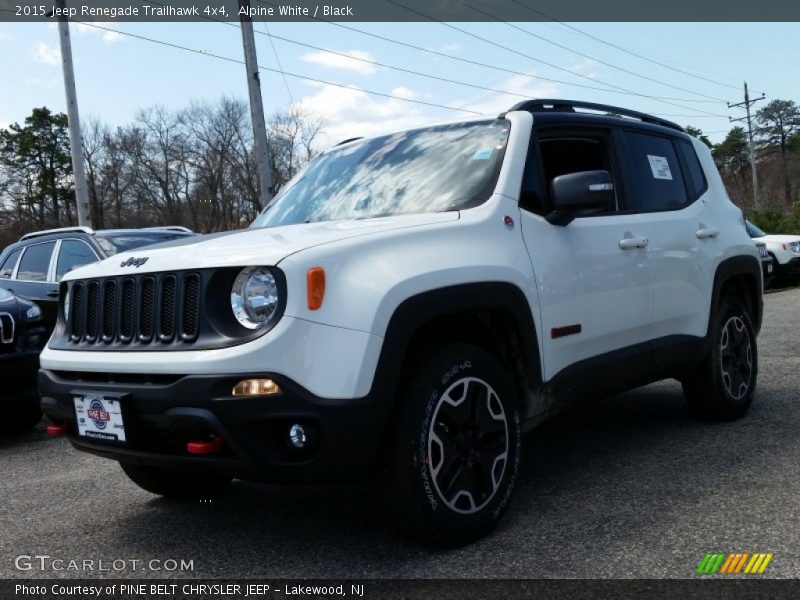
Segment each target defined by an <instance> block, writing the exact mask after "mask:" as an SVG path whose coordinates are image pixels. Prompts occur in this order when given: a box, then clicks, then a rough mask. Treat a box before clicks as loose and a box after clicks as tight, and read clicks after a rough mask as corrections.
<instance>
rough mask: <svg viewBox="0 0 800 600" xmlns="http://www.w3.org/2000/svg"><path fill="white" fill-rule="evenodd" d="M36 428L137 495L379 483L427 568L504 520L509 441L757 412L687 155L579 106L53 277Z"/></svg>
mask: <svg viewBox="0 0 800 600" xmlns="http://www.w3.org/2000/svg"><path fill="white" fill-rule="evenodd" d="M61 285H62V298H63V300H62V304H61V308H60V311H59V313H60V314H59V321H58V325H57V328H56V331H55V332H54V334H53V337H52V339H51V340H50V342H49V344H48V346H47V349H46V350H45V351H44V352H43V353H42V355H41V365H42V370H41V372H40V381H39V383H40V390H41V394H42V396H43V399H42V407H43V409H44V411H45V412H46V413H47V415H48V416H49V417H50V418H51V419H52V420H53V422H54V423H55V424H54V425H52V426H51V428H50V431H51V433H52V434H53V435H58V434H61V433H66V434H67V435H68V436H69V439H70V441H71V442H72V444H73V445H74V446H75V447H76V448H78V449H79V450H84V451H87V452H92V453H94V454H97V455H100V456H104V457H107V458H111V459H113V460H117V461H119V462H120V464H121V465H122V469H123V470H124V471H125V473H126V474H127V475H128V476H129V477H130V478H131V479H132V480H133V481H135V482H136V483H137V484H138V485H140V486H141V487H143V488H144V489H146V490H148V491H151V492H154V493H156V494H162V495H165V496H171V497H183V498H187V497H188V498H195V497H205V496H208V495H211V494H216V493H218V492H220V491H221V490H222V489H223V488H224V487H225V486H226V485H227V484H228V483H229V482H230V480H231V479H232V478H240V479H245V480H261V481H271V482H321V481H331V480H346V479H353V478H359V477H366V476H375V477H374V478H375V480H377V481H378V482H380V484H381V485H382V486H383V489H384V490H385V492H386V494H385V502H386V503H387V510H386V513H387V514H388V515H391V517H392V518H393V519H395V520H396V521H397V522H398V523H400V524H401V525H402V527H403V529H404V530H405V531H411V532H412V533H413V534H415V535H416V536H418V537H420V538H422V539H424V540H427V541H431V542H435V543H440V544H448V545H456V544H463V543H466V542H468V541H470V540H473V539H475V538H477V537H478V536H481V535H483V534H485V533H486V532H487V531H488V530H489V529H490V528H491V527H492V526H493V525H494V524H495V523H496V522H497V520H498V519H499V518H500V516H501V514H502V513H503V511H504V509H505V508H506V506H507V505H508V502H509V498H510V497H511V493H512V489H513V488H514V483H515V481H516V479H517V477H518V472H519V465H520V461H521V459H522V458H523V454H522V450H521V448H522V441H523V440H522V436H523V432H524V431H526V430H529V429H531V428H533V427H534V426H535V425H536V424H537V423H539V422H541V421H542V420H543V419H545V418H546V417H548V416H549V415H551V414H553V413H554V412H556V411H557V410H559V409H561V408H562V407H564V406H566V405H568V404H569V403H570V402H573V401H576V400H583V399H587V398H591V397H598V396H607V395H609V394H614V393H617V392H621V391H624V390H628V389H631V388H634V387H637V386H641V385H643V384H647V383H649V382H653V381H656V380H660V379H664V378H670V377H674V378H677V379H679V380H680V381H681V382H682V383H683V390H684V392H685V395H686V398H687V400H688V402H689V404H690V406H691V408H692V409H693V410H694V411H695V412H696V413H698V414H700V415H702V416H704V417H707V418H716V419H735V418H738V417H741V416H742V415H744V414H745V412H746V411H747V409H748V407H749V406H750V403H751V401H752V399H753V394H754V390H755V385H756V374H757V369H758V363H757V354H756V334H757V332H758V330H759V327H760V323H761V313H762V297H761V291H762V280H761V266H760V262H759V256H758V252H757V250H756V248H755V247H754V245H753V243H752V242H751V241H750V238H749V237H748V235H747V232H746V231H745V228H744V221H743V218H742V213H741V211H740V210H739V209H738V208H736V207H735V206H734V205H733V204H732V203H731V202H730V201H729V199H728V197H727V195H726V193H725V190H724V187H723V184H722V181H721V180H720V177H719V175H718V173H717V171H716V169H715V167H714V162H713V161H712V158H711V154H710V153H709V151H708V149H707V148H706V147H705V146H704V145H703V144H702V143H699V142H697V141H696V140H694V139H692V138H691V137H689V136H688V135H687V134H686V133H684V132H683V130H682V129H681V128H680V127H679V126H677V125H675V124H673V123H670V122H667V121H663V120H661V119H658V118H655V117H652V116H649V115H645V114H641V113H637V112H633V111H629V110H625V109H621V108H616V107H608V106H601V105H596V104H589V103H585V102H571V101H564V100H538V101H529V102H523V103H521V104H519V105H517V106H515V107H514V108H512V109H511V110H509V111H508V112H507V113H505V114H502V115H500V116H499V117H497V118H492V119H483V120H477V121H472V122H458V123H451V124H447V125H440V126H434V127H426V128H421V129H414V130H410V131H403V132H399V133H394V134H391V135H384V136H380V137H376V138H372V139H358V140H351V141H348V142H347V143H344V144H341V145H339V146H337V147H334V148H332V149H330V150H329V151H327V152H325V153H324V154H322V155H321V156H319V157H317V158H316V159H315V160H313V161H312V162H311V163H310V164H309V165H308V167H306V168H305V170H304V171H303V172H302V173H300V174H299V175H298V176H297V177H295V178H294V179H293V180H292V181H291V182H290V183H289V184H288V185H287V186H286V187H285V188H284V189H283V190H281V193H280V194H279V195H278V196H277V197H276V198H275V200H274V201H273V202H272V203H271V204H270V206H269V207H267V209H265V210H264V212H263V213H262V214H261V215H260V216H259V217H258V218H257V219H256V221H255V222H254V223H253V225H252V227H251V228H250V229H248V230H245V231H235V232H229V233H222V234H215V235H207V236H203V237H198V238H191V239H188V240H186V241H179V242H170V243H167V244H162V245H159V246H154V247H150V248H146V249H141V250H137V251H135V252H132V253H127V254H122V255H119V256H116V257H114V258H112V259H109V260H106V261H103V262H100V263H97V264H93V265H90V266H87V267H84V268H81V269H79V270H76V271H73V272H71V273H69V274H68V275H67V276H66V277H65V280H64V282H63V283H62V284H61Z"/></svg>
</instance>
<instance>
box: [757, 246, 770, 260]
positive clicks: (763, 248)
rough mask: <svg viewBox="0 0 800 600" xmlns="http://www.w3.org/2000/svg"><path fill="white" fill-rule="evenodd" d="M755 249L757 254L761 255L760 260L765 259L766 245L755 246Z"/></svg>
mask: <svg viewBox="0 0 800 600" xmlns="http://www.w3.org/2000/svg"><path fill="white" fill-rule="evenodd" d="M756 247H757V248H758V253H759V254H760V255H761V258H766V257H767V256H768V255H769V253H768V252H767V245H766V244H756Z"/></svg>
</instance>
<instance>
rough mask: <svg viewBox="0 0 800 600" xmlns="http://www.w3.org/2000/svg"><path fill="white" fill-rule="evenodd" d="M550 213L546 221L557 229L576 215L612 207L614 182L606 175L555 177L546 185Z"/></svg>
mask: <svg viewBox="0 0 800 600" xmlns="http://www.w3.org/2000/svg"><path fill="white" fill-rule="evenodd" d="M550 197H551V198H552V200H553V210H552V212H551V213H550V214H548V215H547V217H546V218H547V221H548V222H549V223H551V224H553V225H559V226H561V227H563V226H565V225H569V224H570V223H571V222H572V220H573V219H574V218H575V217H577V216H580V215H586V214H591V213H595V212H604V211H607V210H609V209H611V208H613V207H614V198H615V196H614V182H613V181H612V179H611V174H610V173H609V172H608V171H581V172H579V173H568V174H567V175H559V176H558V177H556V178H555V179H553V182H552V183H551V184H550Z"/></svg>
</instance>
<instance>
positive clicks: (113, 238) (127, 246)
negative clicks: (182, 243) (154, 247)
mask: <svg viewBox="0 0 800 600" xmlns="http://www.w3.org/2000/svg"><path fill="white" fill-rule="evenodd" d="M184 237H187V235H186V234H185V233H172V234H170V233H126V234H119V235H103V236H100V235H98V236H95V239H96V240H97V243H98V244H100V247H101V248H102V249H103V251H104V252H105V253H106V254H107V255H108V256H114V255H115V254H118V253H119V252H126V251H128V250H135V249H136V248H141V247H142V246H150V245H151V244H160V243H161V242H169V241H170V240H176V239H178V238H184Z"/></svg>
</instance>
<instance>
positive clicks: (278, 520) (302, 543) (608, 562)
mask: <svg viewBox="0 0 800 600" xmlns="http://www.w3.org/2000/svg"><path fill="white" fill-rule="evenodd" d="M765 303H766V308H765V320H764V327H763V329H762V332H761V336H760V338H759V350H760V375H759V385H758V392H757V395H756V399H755V402H754V403H753V406H752V408H751V410H750V413H749V415H748V416H747V417H746V418H744V419H742V420H741V421H738V422H735V423H724V424H709V423H703V422H698V421H696V420H693V419H692V418H691V416H690V415H689V413H688V411H687V409H686V406H685V404H684V400H683V397H682V395H681V390H680V386H679V385H678V384H677V383H675V382H674V381H669V382H662V383H659V384H656V385H651V386H648V387H645V388H641V389H639V390H636V391H634V392H630V393H628V394H624V395H621V396H618V397H615V398H612V399H609V400H606V401H603V402H601V403H597V404H594V405H592V406H590V407H586V408H584V409H581V410H580V411H576V412H572V413H570V414H567V415H564V416H562V417H560V418H559V419H558V420H556V421H555V422H551V423H549V424H546V425H544V426H542V427H540V428H539V429H537V430H535V431H534V432H532V433H531V434H530V435H529V436H528V437H527V438H526V446H525V460H524V463H523V467H522V473H521V478H520V482H519V485H518V488H517V491H516V495H515V498H514V502H513V503H512V505H511V507H510V508H509V511H508V513H507V514H506V516H505V519H504V520H503V522H502V524H501V526H500V527H499V528H498V529H497V530H496V531H495V532H494V533H493V534H492V535H490V536H489V537H488V538H486V539H484V540H482V541H481V542H479V543H476V544H474V545H472V546H470V547H467V548H462V549H458V550H450V551H431V550H429V549H426V548H423V547H421V546H419V545H416V544H414V543H411V542H408V541H405V540H403V539H400V538H398V537H397V536H396V535H395V534H394V533H392V532H391V531H389V530H387V529H386V528H385V527H384V526H383V524H382V521H381V511H380V507H378V506H376V504H375V503H374V500H373V498H372V497H371V496H370V494H369V492H368V488H367V487H366V486H364V485H350V486H335V487H334V486H331V487H282V486H270V485H261V484H252V483H241V482H236V483H235V484H234V485H233V486H232V487H231V490H230V492H229V493H228V494H227V495H226V496H225V497H224V498H222V499H221V500H218V501H216V502H214V503H211V504H180V503H172V502H169V501H165V500H163V499H160V498H158V497H155V496H152V495H150V494H148V493H146V492H144V491H142V490H140V489H139V488H137V487H136V486H135V485H134V484H133V483H131V482H129V481H128V479H127V478H126V477H125V476H124V475H123V473H122V472H121V470H120V469H119V467H118V465H117V464H116V463H114V462H111V461H107V460H104V459H100V458H96V457H94V456H90V455H87V454H83V453H80V452H77V451H75V450H73V449H72V447H71V446H70V445H69V443H68V442H67V441H66V440H64V439H48V438H46V437H45V435H44V434H43V432H42V427H41V426H40V427H39V429H37V430H36V431H34V432H31V433H28V434H25V435H17V436H12V437H5V438H3V439H0V472H1V473H2V476H3V486H2V490H3V491H2V495H3V501H2V504H0V532H1V533H0V577H3V578H6V577H31V576H34V577H53V576H57V577H80V576H84V577H85V576H87V575H91V576H97V575H100V576H103V575H104V573H84V572H75V571H58V572H53V571H49V570H47V571H43V572H42V571H39V570H38V569H35V570H33V571H25V572H23V571H19V570H17V569H16V568H15V566H14V563H15V557H17V556H19V555H49V556H50V557H51V558H53V559H64V560H66V561H68V560H71V559H76V560H82V559H92V560H95V561H98V560H103V561H104V562H105V563H106V565H110V564H111V561H114V560H125V561H128V563H127V566H126V568H125V570H124V571H122V572H119V571H113V570H112V571H110V572H106V573H105V574H106V575H107V576H138V577H143V576H147V577H161V576H163V577H186V576H192V577H230V578H234V577H251V578H256V577H257V578H270V577H272V578H282V577H287V578H295V577H320V578H322V577H325V578H327V577H330V578H362V577H366V578H391V577H401V578H461V577H501V578H518V577H524V578H539V577H592V578H594V577H598V578H599V577H602V578H606V577H611V578H632V577H635V578H661V577H674V578H683V577H690V576H692V575H693V573H694V570H695V568H696V567H697V565H698V563H699V562H700V560H701V559H702V557H703V555H704V554H705V552H707V551H725V552H734V551H748V552H773V553H775V558H774V559H773V561H772V563H771V564H770V566H769V568H768V570H767V573H766V575H767V576H771V577H798V576H800V520H799V517H800V509H799V508H798V502H797V499H798V497H800V441H798V436H797V430H796V429H795V428H796V427H797V426H798V424H799V423H800V404H798V396H800V392H798V386H797V382H798V379H800V339H798V336H797V334H796V327H797V323H798V322H799V321H800V290H797V289H794V290H787V291H782V292H776V293H771V294H768V295H767V296H765ZM153 559H156V560H160V561H166V560H168V559H177V560H178V561H180V559H183V560H191V561H193V567H194V568H193V570H192V571H187V572H179V571H178V572H175V571H167V570H164V569H162V570H160V571H154V570H152V569H151V568H150V567H152V566H155V565H148V563H149V561H151V560H153ZM133 560H137V561H141V562H139V563H136V564H135V565H134V564H133V563H131V561H133ZM117 564H119V563H117ZM162 564H164V565H169V564H171V563H162Z"/></svg>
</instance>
